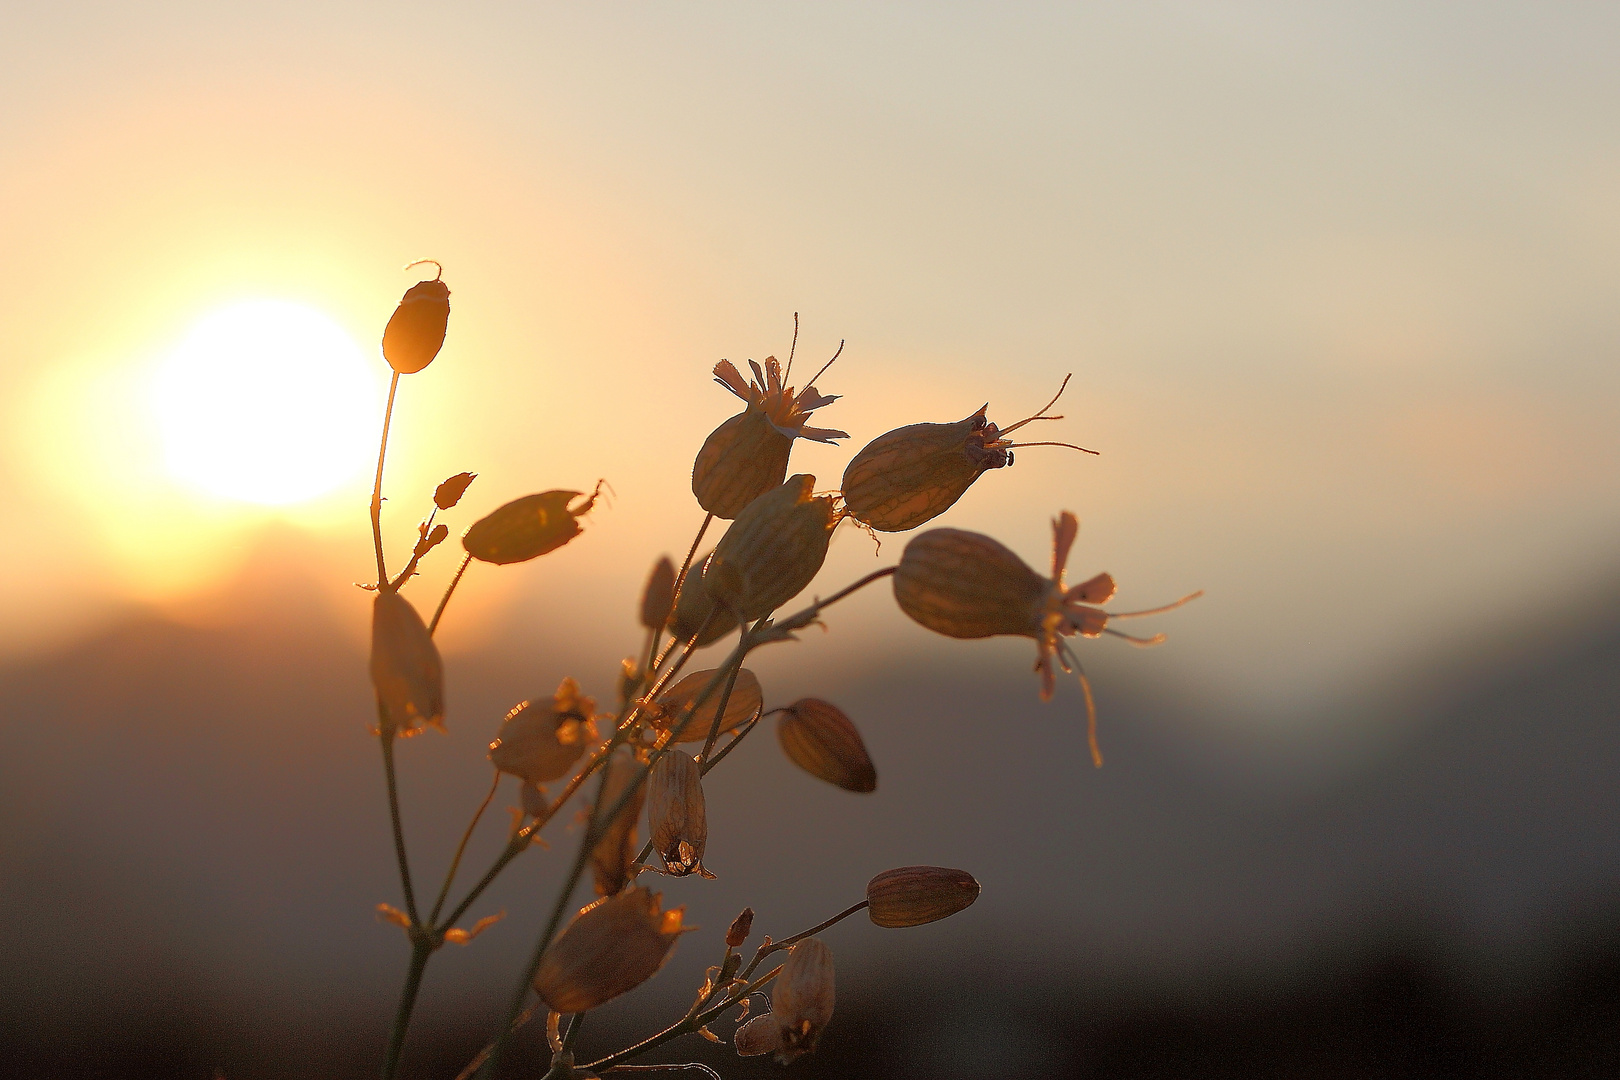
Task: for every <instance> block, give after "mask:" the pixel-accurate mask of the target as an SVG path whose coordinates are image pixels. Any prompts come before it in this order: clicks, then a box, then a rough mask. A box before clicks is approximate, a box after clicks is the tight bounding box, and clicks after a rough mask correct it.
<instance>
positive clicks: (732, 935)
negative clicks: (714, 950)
mask: <svg viewBox="0 0 1620 1080" xmlns="http://www.w3.org/2000/svg"><path fill="white" fill-rule="evenodd" d="M753 929H754V909H753V908H751V907H745V908H743V909H742V912H741V914H739V915H738V916H737V917H736V918H735V919H733V920H732V921H731V928H730V929H729V930H727V931H726V948H728V949H735V948H737V947H738V946H739V945H741V944H742V943H743V942H745V941H747V940H748V935H749V933H750V932H751V931H752V930H753Z"/></svg>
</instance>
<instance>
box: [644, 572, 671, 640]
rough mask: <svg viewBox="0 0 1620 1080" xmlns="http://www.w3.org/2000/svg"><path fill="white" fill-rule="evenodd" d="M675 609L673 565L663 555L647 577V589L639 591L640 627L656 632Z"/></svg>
mask: <svg viewBox="0 0 1620 1080" xmlns="http://www.w3.org/2000/svg"><path fill="white" fill-rule="evenodd" d="M674 608H675V564H674V563H672V562H670V561H669V556H668V555H665V556H664V557H663V558H661V559H659V560H658V562H657V564H656V565H654V566H653V568H652V573H651V574H649V575H647V587H646V588H645V589H643V590H641V625H642V626H645V627H646V628H647V629H648V630H657V629H659V628H660V627H662V626H663V625H664V623H666V622H668V621H669V616H670V614H671V613H672V612H673V611H674Z"/></svg>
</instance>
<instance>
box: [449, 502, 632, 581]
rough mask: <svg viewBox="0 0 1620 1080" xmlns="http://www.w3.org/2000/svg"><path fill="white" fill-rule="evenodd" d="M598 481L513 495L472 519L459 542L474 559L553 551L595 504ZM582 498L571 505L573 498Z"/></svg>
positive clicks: (511, 559)
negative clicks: (585, 488) (581, 487)
mask: <svg viewBox="0 0 1620 1080" xmlns="http://www.w3.org/2000/svg"><path fill="white" fill-rule="evenodd" d="M601 490H602V485H601V484H597V485H596V490H595V491H593V492H591V493H590V495H586V494H585V493H584V492H582V491H542V492H540V493H539V494H538V495H525V496H523V498H521V499H513V500H512V501H511V502H509V503H507V504H506V505H505V506H502V507H500V508H499V509H497V510H495V511H493V512H492V513H490V514H489V515H487V516H486V517H483V518H480V519H479V520H477V521H475V522H473V525H472V527H471V528H470V529H468V530H467V532H466V535H464V536H463V537H462V538H461V546H462V547H464V548H466V549H467V554H469V555H471V556H472V557H473V558H475V559H481V560H482V561H484V562H490V563H500V564H506V563H518V562H525V561H527V560H529V559H533V558H535V557H536V556H539V555H544V554H545V553H546V552H548V551H555V550H556V549H558V548H560V547H562V546H563V545H564V544H566V543H568V541H570V540H572V539H573V538H574V537H576V536H578V535H579V534H580V531H581V530H580V527H579V519H580V518H582V517H584V516H585V515H586V514H588V513H590V511H591V507H593V506H595V505H596V498H597V496H598V495H599V494H600V493H601ZM580 499H583V500H584V502H582V503H578V504H577V505H575V502H576V500H580Z"/></svg>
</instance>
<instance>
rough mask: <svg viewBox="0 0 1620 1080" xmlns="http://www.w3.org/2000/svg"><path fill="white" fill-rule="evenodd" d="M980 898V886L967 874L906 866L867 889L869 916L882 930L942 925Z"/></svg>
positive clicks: (885, 875)
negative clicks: (941, 923)
mask: <svg viewBox="0 0 1620 1080" xmlns="http://www.w3.org/2000/svg"><path fill="white" fill-rule="evenodd" d="M978 898H979V883H978V882H977V881H975V880H974V879H973V875H972V874H970V873H968V872H967V871H966V870H951V869H949V868H947V867H944V866H902V867H900V868H899V869H896V870H885V871H883V873H881V874H879V875H878V876H877V877H875V878H873V879H872V880H871V881H870V882H868V883H867V886H866V904H867V907H866V913H867V914H868V915H870V916H871V917H872V921H873V922H874V923H877V925H879V926H889V927H902V926H921V925H923V924H924V923H931V922H938V921H939V920H940V919H943V918H945V917H947V916H950V915H955V914H956V913H957V912H958V911H961V910H962V909H963V908H965V907H967V906H968V905H970V904H972V903H973V901H975V900H977V899H978Z"/></svg>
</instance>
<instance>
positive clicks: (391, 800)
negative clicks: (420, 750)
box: [377, 701, 421, 926]
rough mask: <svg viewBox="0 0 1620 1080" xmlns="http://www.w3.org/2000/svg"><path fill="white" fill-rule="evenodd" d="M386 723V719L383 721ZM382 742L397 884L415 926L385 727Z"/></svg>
mask: <svg viewBox="0 0 1620 1080" xmlns="http://www.w3.org/2000/svg"><path fill="white" fill-rule="evenodd" d="M377 713H378V715H379V717H380V716H381V714H382V702H380V701H379V702H378V703H377ZM385 723H386V721H385ZM378 742H380V743H381V744H382V759H383V776H385V777H386V778H387V780H388V819H389V821H390V822H391V823H392V824H393V827H394V857H395V858H396V859H397V860H398V861H399V886H400V889H401V891H403V892H404V894H405V914H407V915H409V916H410V917H411V925H412V926H415V925H416V924H417V923H419V922H420V921H421V920H420V919H419V918H418V917H417V914H416V893H415V891H414V890H412V888H411V862H410V859H409V858H407V857H406V855H405V827H404V825H403V824H402V823H401V822H400V819H399V782H398V780H397V779H396V778H395V776H394V734H393V732H391V731H388V730H387V729H386V728H385V729H384V730H383V731H382V733H381V734H380V735H379V736H378Z"/></svg>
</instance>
